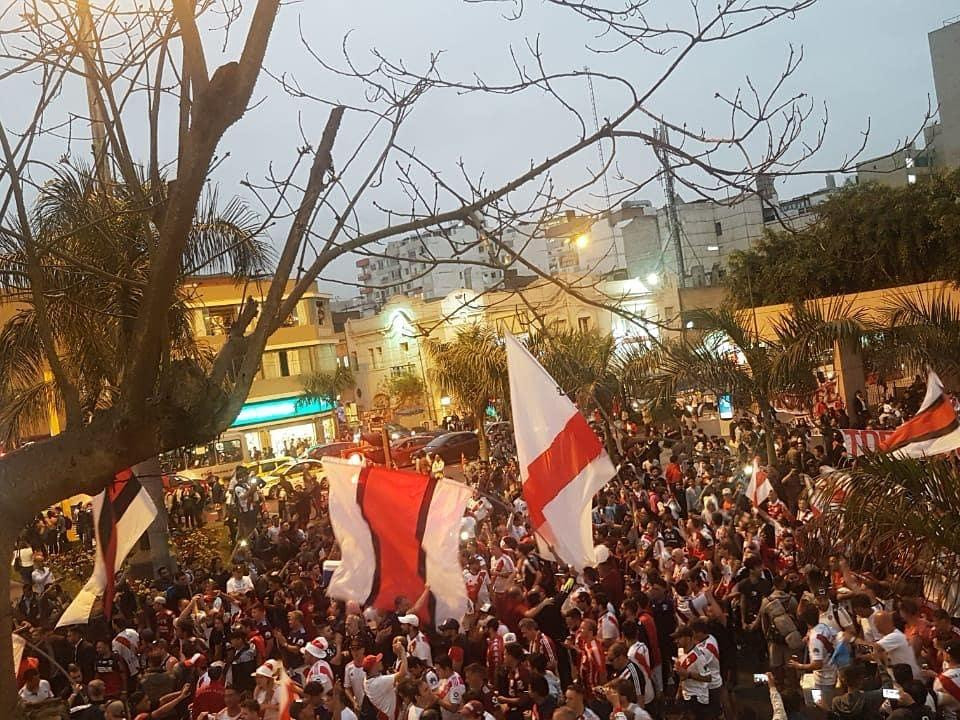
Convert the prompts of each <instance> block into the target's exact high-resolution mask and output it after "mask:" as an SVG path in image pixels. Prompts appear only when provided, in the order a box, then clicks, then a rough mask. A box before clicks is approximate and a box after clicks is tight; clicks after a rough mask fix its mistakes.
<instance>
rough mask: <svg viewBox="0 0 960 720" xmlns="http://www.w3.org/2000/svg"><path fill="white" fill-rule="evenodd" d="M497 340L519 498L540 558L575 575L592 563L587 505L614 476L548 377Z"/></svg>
mask: <svg viewBox="0 0 960 720" xmlns="http://www.w3.org/2000/svg"><path fill="white" fill-rule="evenodd" d="M504 340H505V344H506V348H507V369H508V371H509V374H510V403H511V405H512V407H513V417H514V423H513V428H514V435H515V436H516V439H517V458H518V459H519V461H520V477H521V479H522V480H523V499H524V500H526V502H527V511H528V513H529V515H530V523H531V525H532V527H533V529H534V531H536V535H537V545H538V546H539V549H540V553H541V554H542V555H544V556H545V557H554V556H555V557H556V559H557V560H560V561H562V562H565V563H567V564H568V565H572V566H573V567H575V568H576V569H578V570H580V569H582V568H584V567H590V566H593V565H596V564H597V558H596V553H595V550H594V545H593V527H592V525H591V522H590V509H591V507H590V506H591V503H592V501H593V496H594V495H595V494H596V493H597V492H598V491H599V490H600V489H601V488H603V486H604V485H606V484H607V483H608V482H610V479H611V478H612V477H613V476H614V475H615V474H616V472H617V471H616V469H615V468H614V467H613V463H612V462H610V458H609V457H608V456H607V453H606V452H605V451H604V449H603V445H602V444H601V442H600V440H599V438H597V435H596V433H594V432H593V429H592V428H591V427H590V425H589V423H588V422H587V419H586V418H585V417H584V416H583V415H581V414H580V411H579V410H577V407H576V405H574V404H573V403H572V402H571V401H570V399H569V398H568V397H567V396H566V395H565V394H564V393H563V391H562V390H561V389H560V388H558V387H557V383H556V381H555V380H554V379H553V378H552V377H550V374H549V373H548V372H547V371H546V370H544V369H543V366H541V365H540V363H539V362H537V359H536V358H535V357H533V355H531V354H530V351H529V350H527V348H526V347H524V346H523V344H522V343H521V342H520V341H519V340H517V339H516V338H515V337H513V335H510V334H509V333H507V335H506V337H505V338H504Z"/></svg>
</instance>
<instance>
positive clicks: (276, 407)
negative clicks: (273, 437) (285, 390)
mask: <svg viewBox="0 0 960 720" xmlns="http://www.w3.org/2000/svg"><path fill="white" fill-rule="evenodd" d="M332 409H333V404H332V403H329V402H326V401H321V400H317V399H310V400H304V399H302V398H299V397H290V398H282V399H280V400H264V401H262V402H252V403H247V404H246V405H244V406H243V408H242V409H241V410H240V414H239V415H237V419H236V420H234V421H233V424H232V425H231V426H230V427H235V428H236V427H246V426H248V425H259V424H261V423H268V422H275V421H277V420H292V419H294V418H298V417H305V416H307V415H316V414H317V413H325V412H329V411H331V410H332Z"/></svg>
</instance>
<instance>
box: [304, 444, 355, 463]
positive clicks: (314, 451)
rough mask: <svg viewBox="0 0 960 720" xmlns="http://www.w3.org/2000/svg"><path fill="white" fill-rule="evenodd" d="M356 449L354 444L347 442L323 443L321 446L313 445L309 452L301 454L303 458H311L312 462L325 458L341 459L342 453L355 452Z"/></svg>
mask: <svg viewBox="0 0 960 720" xmlns="http://www.w3.org/2000/svg"><path fill="white" fill-rule="evenodd" d="M356 447H357V444H356V443H353V442H347V441H340V442H332V443H325V444H322V445H314V446H313V447H312V448H310V449H309V450H307V452H305V453H304V454H303V457H305V458H312V459H314V460H320V459H321V458H325V457H336V458H338V457H343V453H344V451H347V450H355V449H356Z"/></svg>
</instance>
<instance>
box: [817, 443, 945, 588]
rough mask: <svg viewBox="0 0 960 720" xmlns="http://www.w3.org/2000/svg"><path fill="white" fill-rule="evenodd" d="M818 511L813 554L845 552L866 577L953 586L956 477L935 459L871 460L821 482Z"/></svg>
mask: <svg viewBox="0 0 960 720" xmlns="http://www.w3.org/2000/svg"><path fill="white" fill-rule="evenodd" d="M815 502H818V503H819V504H820V505H821V507H823V508H824V509H825V511H824V512H823V513H822V514H821V515H820V516H819V517H818V518H817V519H816V520H815V521H814V522H813V523H812V524H811V525H810V527H809V529H808V532H809V536H810V537H809V540H810V542H811V549H812V550H813V552H830V553H840V554H844V555H846V556H847V557H849V558H853V559H855V560H856V562H857V563H858V564H859V565H861V566H862V567H864V569H869V570H871V571H873V572H878V573H883V574H890V573H897V574H904V573H912V574H919V575H923V576H928V575H930V574H931V573H932V572H933V573H935V574H937V575H938V576H941V577H942V578H945V579H946V580H947V581H948V586H952V585H954V584H956V583H957V582H960V515H958V514H957V512H956V508H957V507H960V476H958V474H957V471H956V469H955V468H954V467H953V466H952V465H951V464H950V463H948V462H946V461H944V460H941V459H931V460H915V459H904V458H897V457H894V456H891V455H871V456H867V457H864V458H862V459H861V462H860V463H859V465H858V467H857V468H856V469H853V470H850V471H837V472H834V473H831V474H829V475H827V476H825V477H824V478H823V484H822V487H821V489H820V490H819V492H818V497H817V498H816V499H815Z"/></svg>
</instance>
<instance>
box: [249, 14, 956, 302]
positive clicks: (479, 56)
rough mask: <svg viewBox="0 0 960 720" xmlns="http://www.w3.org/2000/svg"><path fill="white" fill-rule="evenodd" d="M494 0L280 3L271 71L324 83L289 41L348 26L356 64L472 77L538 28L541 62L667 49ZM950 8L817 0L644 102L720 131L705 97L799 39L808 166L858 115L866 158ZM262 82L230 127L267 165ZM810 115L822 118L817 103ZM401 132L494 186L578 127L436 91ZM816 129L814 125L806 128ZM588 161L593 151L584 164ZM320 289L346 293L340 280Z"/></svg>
mask: <svg viewBox="0 0 960 720" xmlns="http://www.w3.org/2000/svg"><path fill="white" fill-rule="evenodd" d="M710 4H711V3H706V5H710ZM652 6H653V8H654V9H655V10H657V11H659V13H660V15H659V17H663V16H664V14H665V15H666V16H667V18H666V19H668V20H670V21H672V22H673V24H679V23H683V22H687V21H688V20H689V13H688V10H687V8H688V4H687V3H685V2H681V0H670V1H669V2H664V1H663V0H660V2H655V3H653V4H652ZM501 10H502V8H498V7H496V6H494V5H464V4H462V3H460V2H455V1H454V0H415V1H414V2H406V3H397V2H386V1H384V0H354V1H352V2H315V1H311V2H309V3H300V4H299V5H294V6H291V7H289V8H287V9H286V10H285V11H284V13H285V17H284V19H283V21H282V23H281V25H280V26H279V28H278V32H277V35H276V36H275V39H280V40H281V42H279V43H278V42H275V43H274V44H273V46H272V50H271V55H270V58H269V62H268V65H269V66H270V67H271V68H273V69H274V70H275V71H281V70H282V71H285V72H290V73H294V74H295V75H296V76H297V77H298V79H299V80H300V82H301V83H302V84H303V85H304V86H306V87H310V88H311V89H312V90H314V91H316V92H319V93H323V90H324V88H325V87H329V84H330V80H329V79H328V76H326V75H324V74H320V73H318V72H316V71H315V70H314V69H313V67H314V66H312V65H311V64H310V63H309V62H306V61H305V60H304V54H303V52H302V51H301V50H300V48H297V47H296V37H297V34H298V30H297V26H300V27H303V28H304V34H305V35H307V36H308V37H309V38H310V39H311V42H313V43H314V45H315V47H316V48H318V49H319V50H320V51H321V52H322V53H323V54H324V56H325V57H327V58H329V59H331V60H333V61H337V59H338V52H337V50H338V48H337V46H336V44H335V43H336V41H337V38H340V37H341V36H342V35H343V34H344V33H345V32H346V31H348V30H352V31H353V34H352V36H351V39H350V47H351V48H354V50H355V53H356V57H358V58H360V59H361V60H363V59H365V57H366V56H365V54H364V53H365V51H367V50H368V49H369V48H371V47H376V48H378V49H379V50H381V51H382V52H383V53H384V54H386V55H388V56H390V57H392V58H402V59H403V60H404V61H405V62H408V63H410V64H411V65H413V66H416V65H418V64H420V65H422V63H423V59H424V56H425V55H426V53H428V52H429V51H430V50H436V49H442V50H444V55H443V57H442V59H441V67H442V68H443V70H444V72H445V74H446V75H447V76H449V77H453V76H458V77H468V76H469V75H470V74H472V73H473V72H477V73H480V74H481V75H483V76H485V77H492V78H494V79H496V78H501V79H505V78H509V77H510V75H509V72H510V68H511V64H510V60H509V55H508V48H509V47H510V46H513V47H516V48H521V49H522V45H523V43H524V41H525V39H526V38H534V37H536V36H537V34H538V33H539V38H540V42H541V47H542V48H543V49H544V55H545V58H546V61H547V63H548V67H549V69H551V70H562V69H572V68H576V67H580V66H583V65H585V64H589V65H590V66H591V68H593V69H594V70H603V71H606V72H610V73H616V74H619V75H623V76H625V77H627V78H628V79H630V80H631V81H632V82H634V83H635V84H637V85H638V86H641V87H643V86H644V83H645V81H648V78H650V77H653V76H654V73H656V72H657V71H658V70H659V69H661V68H662V67H663V59H661V58H655V57H651V56H649V55H645V54H640V53H621V54H617V55H597V54H594V53H591V52H589V51H588V50H587V49H586V48H585V45H586V44H587V43H590V44H595V45H597V46H602V41H596V40H594V39H593V37H592V36H593V35H594V34H595V29H594V28H590V27H587V26H586V25H585V23H584V22H583V21H582V20H580V19H577V18H574V17H572V16H570V15H569V13H568V12H559V11H557V10H556V9H554V8H545V7H543V6H542V5H541V4H539V3H537V2H536V0H533V1H532V2H531V1H530V0H528V2H527V7H526V10H527V15H526V16H525V17H524V18H523V19H522V20H521V21H519V22H505V21H504V20H503V19H502V17H501ZM958 12H960V7H958V5H957V3H956V0H923V1H922V2H916V1H915V0H823V1H822V2H820V3H819V4H817V5H815V6H814V7H813V8H811V9H809V10H806V11H804V12H803V13H801V14H800V15H798V16H797V17H796V18H795V19H793V20H782V21H780V22H778V23H776V24H774V25H771V26H769V27H766V28H763V29H761V30H758V31H756V32H753V33H750V34H748V35H745V36H743V37H742V38H740V39H738V40H734V41H730V42H729V43H724V44H723V45H714V46H707V47H703V48H702V49H700V50H699V51H698V52H697V54H695V55H694V56H692V57H691V58H690V59H689V60H688V61H687V62H686V63H685V64H684V65H683V66H681V69H680V71H679V72H678V73H677V74H676V75H675V76H674V77H673V78H672V79H671V80H670V81H669V82H668V83H667V84H666V85H665V86H664V88H663V89H662V91H660V92H658V93H657V94H656V95H655V96H654V97H653V99H652V102H651V104H650V109H651V110H653V111H654V112H655V113H657V114H663V115H665V116H666V117H668V118H670V119H672V120H673V121H674V122H677V123H687V124H688V125H689V126H691V127H697V126H703V127H706V128H707V129H710V130H713V131H715V132H718V133H719V132H722V130H723V129H724V128H725V127H726V125H725V122H726V119H727V112H726V109H725V107H724V106H723V105H722V104H720V103H719V102H718V101H717V100H715V98H714V96H715V93H717V92H720V93H723V94H727V95H732V94H733V93H734V92H735V91H736V89H737V87H742V86H743V84H744V77H745V76H746V75H749V76H750V77H751V79H752V80H753V81H754V82H755V83H757V84H758V85H760V86H761V87H768V86H769V84H770V83H771V82H773V81H774V80H775V79H776V77H777V76H778V74H779V72H780V70H781V68H782V66H783V63H784V62H785V61H786V58H787V53H788V48H789V45H790V44H791V43H792V44H793V45H794V46H795V47H797V48H799V47H801V46H802V48H803V51H804V61H803V64H802V65H801V67H800V68H799V70H798V71H797V73H796V75H795V76H794V78H793V79H792V82H791V85H790V86H789V88H788V90H789V91H790V92H796V91H798V90H802V91H804V92H807V93H809V94H810V95H812V96H813V97H814V98H815V99H816V101H817V102H818V104H820V105H821V106H822V104H824V103H825V104H826V106H827V108H828V111H829V126H828V131H827V132H828V134H827V140H826V142H825V145H824V148H823V150H822V151H821V152H820V154H819V155H818V157H817V158H816V159H815V161H814V162H813V163H812V164H811V165H810V167H824V168H829V167H833V166H835V165H836V164H838V163H839V162H840V161H841V158H842V156H843V155H844V153H847V152H849V151H851V150H852V149H854V148H856V147H857V145H858V144H859V141H860V133H861V131H862V130H863V129H865V128H866V126H867V121H868V119H869V121H870V123H871V134H870V139H869V143H868V146H867V153H868V156H869V155H870V154H873V155H876V154H882V153H884V152H887V151H888V150H889V149H891V148H892V146H893V145H894V144H895V143H897V142H898V141H902V140H903V139H904V138H905V137H907V136H908V135H912V134H913V133H914V132H916V130H917V129H918V128H919V126H920V123H921V122H922V120H923V116H924V112H925V110H926V108H927V104H928V98H932V99H931V100H930V101H931V102H933V103H934V104H935V102H936V100H935V95H934V89H933V78H932V72H931V68H930V56H929V49H928V44H927V33H928V32H929V31H931V30H933V29H935V28H938V27H940V26H941V25H942V24H943V22H944V21H945V20H947V19H949V18H951V17H953V16H956V15H957V13H958ZM674 15H675V17H674ZM291 43H293V46H291ZM668 57H669V56H668ZM304 63H306V64H304ZM958 71H960V69H958ZM581 85H582V87H581V88H577V87H575V86H572V87H568V88H566V93H565V97H567V98H569V99H570V100H571V102H573V103H576V102H578V101H579V103H580V104H579V106H578V108H577V109H579V110H581V111H583V112H585V113H589V107H590V106H589V95H588V90H587V88H586V86H585V84H584V83H582V81H581ZM264 88H265V92H269V95H270V97H271V98H277V102H278V103H279V104H278V105H274V104H273V103H271V104H270V106H269V108H267V111H264V110H265V109H264V108H260V109H258V110H257V111H255V112H254V113H253V114H252V115H251V116H250V117H249V118H248V119H247V120H245V121H244V123H243V124H242V126H241V127H240V128H238V129H237V130H236V131H234V135H235V136H240V135H242V136H243V137H244V138H245V141H244V143H243V145H244V147H245V148H247V149H248V150H249V152H247V153H245V154H244V158H245V159H244V162H245V163H246V165H247V167H256V166H257V165H258V161H259V164H260V165H263V164H265V163H266V162H268V161H269V160H270V159H271V158H276V157H277V156H278V155H283V154H285V153H287V152H288V150H289V136H288V135H287V134H286V133H280V134H279V136H277V135H276V134H274V133H275V130H276V129H277V128H278V126H284V125H286V127H288V128H291V129H292V128H293V126H292V125H291V123H290V122H288V121H291V120H292V118H286V120H284V119H281V118H278V111H280V108H281V107H283V101H282V98H281V97H280V95H279V94H278V93H276V91H275V87H268V86H267V85H266V84H264ZM597 90H598V98H597V102H598V105H599V111H600V115H601V117H604V116H609V115H612V114H614V113H615V112H616V111H617V110H618V109H619V108H620V107H622V100H623V97H622V96H621V95H619V93H617V92H616V91H615V90H614V89H612V88H611V87H603V86H598V88H597ZM344 92H347V91H346V90H345V91H344ZM347 94H349V93H347ZM578 94H579V97H578ZM329 95H330V94H329V93H328V96H329ZM291 107H292V108H293V107H302V105H296V106H293V105H292V106H291ZM280 112H282V111H280ZM293 112H295V110H294V109H291V114H293ZM311 113H312V117H311ZM307 117H310V120H308V121H306V122H310V121H312V122H313V123H314V127H319V122H320V121H321V119H322V115H321V114H320V113H319V109H317V110H316V111H314V110H313V109H308V110H307ZM817 117H822V110H818V113H817ZM407 133H408V134H407V135H406V138H407V143H408V145H411V146H413V145H415V146H416V147H417V148H418V150H420V151H421V152H423V153H424V154H425V155H427V156H428V157H429V158H430V159H431V161H433V162H435V163H436V164H437V165H438V166H440V167H442V168H444V169H446V170H448V171H451V172H452V171H453V163H454V161H456V159H457V158H460V157H462V158H464V159H465V161H466V162H467V163H468V166H469V167H470V168H471V169H473V170H477V171H479V170H483V171H485V172H486V173H487V177H489V178H490V179H491V182H492V181H493V180H495V179H503V178H507V177H509V176H510V175H512V174H513V173H515V172H517V171H518V170H522V168H523V167H524V166H525V165H526V164H527V163H529V161H530V160H531V159H533V158H536V159H539V158H541V157H543V156H544V155H545V154H546V153H548V152H551V151H555V150H556V148H560V147H563V146H564V145H565V144H566V143H568V142H569V141H570V140H571V137H573V136H574V135H575V134H576V128H575V127H574V126H573V125H572V124H571V122H570V121H569V119H568V118H566V117H564V116H563V115H562V114H561V113H560V112H558V108H557V107H556V105H555V104H554V103H551V102H550V101H549V100H547V99H546V98H544V97H543V96H535V95H533V94H530V95H529V96H524V97H521V98H517V97H514V98H509V99H503V98H489V97H484V98H478V99H468V98H462V97H460V98H458V97H456V96H451V95H442V96H440V97H439V98H437V99H435V100H434V99H428V101H427V102H426V103H425V105H424V109H423V112H422V113H417V115H416V116H415V117H414V119H413V121H412V123H411V125H410V126H409V127H408V129H407ZM812 133H813V126H812V125H811V129H810V133H808V135H807V136H808V137H810V136H811V135H812ZM248 141H249V142H248ZM594 161H595V157H594V156H593V155H592V154H591V155H590V156H587V157H584V158H583V160H582V161H581V162H582V163H594ZM619 162H620V166H621V168H622V169H623V170H624V171H625V172H627V173H630V174H631V175H634V176H643V177H645V176H646V175H648V174H649V172H650V170H651V168H652V166H653V165H652V164H653V158H652V157H651V156H650V153H649V152H648V151H646V152H644V151H641V149H640V148H633V149H627V150H626V151H625V154H624V156H623V157H620V158H619ZM558 176H559V177H560V178H561V179H564V178H565V177H566V175H565V173H564V172H563V171H558ZM575 176H577V177H579V176H578V175H577V173H576V172H574V171H571V175H570V176H569V179H570V181H573V180H574V177H575ZM822 184H823V181H822V178H820V177H803V178H793V179H788V180H785V181H783V182H782V183H780V184H779V185H778V188H777V189H778V192H779V193H780V195H781V197H790V196H792V195H795V194H800V193H803V192H807V191H809V190H812V189H816V188H818V187H821V186H822ZM648 196H649V198H650V199H652V200H653V201H654V202H657V203H659V202H661V200H662V194H661V193H660V191H659V188H658V187H656V186H652V187H651V188H650V192H649V193H648ZM334 275H335V276H337V277H340V278H342V279H352V278H353V277H354V268H353V262H352V260H351V261H348V262H342V263H340V264H339V265H338V266H337V267H336V268H335V272H334ZM329 289H330V290H332V291H334V292H336V293H338V294H353V293H352V291H351V290H350V289H349V288H344V287H342V286H335V285H334V286H330V287H329Z"/></svg>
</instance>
